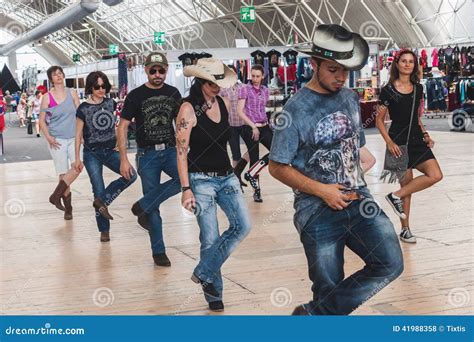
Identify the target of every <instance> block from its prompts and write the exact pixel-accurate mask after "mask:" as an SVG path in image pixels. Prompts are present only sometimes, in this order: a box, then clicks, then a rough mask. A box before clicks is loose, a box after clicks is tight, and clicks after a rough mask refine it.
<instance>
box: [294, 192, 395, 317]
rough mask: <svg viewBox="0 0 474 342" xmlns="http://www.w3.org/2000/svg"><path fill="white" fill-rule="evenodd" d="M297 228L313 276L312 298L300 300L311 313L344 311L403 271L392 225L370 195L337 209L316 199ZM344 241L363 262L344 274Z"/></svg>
mask: <svg viewBox="0 0 474 342" xmlns="http://www.w3.org/2000/svg"><path fill="white" fill-rule="evenodd" d="M370 208H372V209H370ZM297 228H298V227H297ZM298 230H299V232H300V238H301V242H302V243H303V246H304V250H305V254H306V259H307V260H308V270H309V277H310V279H311V281H312V282H313V286H312V290H313V300H312V301H310V302H309V303H308V304H305V305H304V307H305V308H306V310H307V311H309V313H310V314H314V315H348V314H350V313H351V312H352V311H353V310H355V309H356V308H357V307H358V306H360V305H361V304H363V303H364V302H365V301H367V300H368V299H369V298H371V297H372V296H374V295H375V294H376V293H377V292H378V291H380V290H381V289H382V288H384V287H385V286H387V285H388V284H389V283H390V282H391V281H393V280H394V279H395V278H397V277H398V276H399V275H400V274H401V273H402V272H403V257H402V252H401V249H400V245H399V242H398V238H397V235H396V233H395V230H394V228H393V225H392V223H391V222H390V220H389V218H388V217H387V215H385V213H384V212H383V211H382V209H381V208H380V207H379V206H378V205H377V204H376V203H375V202H374V201H373V199H371V198H365V199H361V200H356V201H353V202H352V203H350V204H349V206H348V207H347V208H346V209H344V210H341V211H335V210H332V209H331V208H329V207H328V206H327V205H321V206H320V207H319V208H318V209H317V210H316V211H315V213H314V214H313V215H312V216H311V218H310V220H309V221H308V223H307V224H306V225H305V226H304V227H302V229H298ZM345 246H347V247H349V249H351V250H352V251H353V252H354V253H355V254H357V255H358V256H359V257H360V258H362V260H364V262H365V267H364V268H363V269H361V270H359V271H357V272H355V273H354V274H352V275H351V276H349V277H347V278H345V279H344V248H345Z"/></svg>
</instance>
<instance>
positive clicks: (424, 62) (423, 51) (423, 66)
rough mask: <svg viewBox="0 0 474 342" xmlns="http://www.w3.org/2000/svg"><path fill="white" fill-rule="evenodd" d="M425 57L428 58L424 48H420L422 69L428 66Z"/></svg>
mask: <svg viewBox="0 0 474 342" xmlns="http://www.w3.org/2000/svg"><path fill="white" fill-rule="evenodd" d="M427 59H428V56H427V55H426V50H425V49H423V50H421V66H422V68H423V69H426V68H427V67H428V62H427Z"/></svg>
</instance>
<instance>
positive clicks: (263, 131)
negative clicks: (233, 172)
mask: <svg viewBox="0 0 474 342" xmlns="http://www.w3.org/2000/svg"><path fill="white" fill-rule="evenodd" d="M258 130H259V132H260V137H259V139H258V141H255V140H253V139H252V128H251V127H250V126H244V129H243V131H242V138H243V139H244V141H245V145H247V149H248V151H249V156H250V167H252V165H253V164H255V163H256V162H257V161H258V160H259V159H260V158H259V144H262V145H263V146H265V147H266V148H267V149H268V150H270V148H271V146H272V139H273V132H272V130H271V128H270V126H268V125H266V126H263V127H259V128H258Z"/></svg>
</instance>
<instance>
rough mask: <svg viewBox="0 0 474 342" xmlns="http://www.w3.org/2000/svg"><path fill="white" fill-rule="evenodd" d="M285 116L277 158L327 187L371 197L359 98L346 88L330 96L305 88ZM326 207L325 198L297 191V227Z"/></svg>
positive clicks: (273, 151) (277, 137) (275, 143)
mask: <svg viewBox="0 0 474 342" xmlns="http://www.w3.org/2000/svg"><path fill="white" fill-rule="evenodd" d="M281 115H285V116H286V117H285V120H284V122H285V127H283V128H281V129H276V130H275V132H274V136H273V142H272V147H271V150H270V159H271V160H273V161H275V162H278V163H282V164H289V165H292V166H293V167H294V168H295V169H296V170H298V171H299V172H301V173H302V174H304V175H305V176H307V177H309V178H311V179H314V180H317V181H319V182H321V183H325V184H342V185H344V186H345V187H346V188H348V189H351V190H357V191H358V192H361V193H364V195H367V196H370V193H369V192H368V190H367V187H366V183H365V180H364V176H363V173H362V168H361V167H360V160H359V149H360V147H362V146H364V145H365V135H364V131H363V128H362V123H361V118H360V107H359V99H358V96H357V94H355V93H354V92H353V91H352V90H350V89H346V88H343V89H342V90H341V91H339V92H338V93H336V94H329V95H325V94H319V93H317V92H315V91H313V90H311V89H309V88H307V87H304V88H302V89H301V90H300V91H298V92H297V93H296V95H295V96H293V97H292V98H291V99H290V100H289V101H288V103H287V104H286V105H285V107H284V108H283V112H282V114H281ZM322 204H323V200H322V199H321V198H319V197H316V196H312V195H309V194H306V193H301V192H299V191H295V203H294V206H295V209H296V213H295V223H296V224H297V227H300V228H302V227H304V225H305V224H306V223H307V221H308V219H309V218H310V217H311V216H312V214H314V213H315V212H316V210H318V208H319V207H320V206H321V205H322Z"/></svg>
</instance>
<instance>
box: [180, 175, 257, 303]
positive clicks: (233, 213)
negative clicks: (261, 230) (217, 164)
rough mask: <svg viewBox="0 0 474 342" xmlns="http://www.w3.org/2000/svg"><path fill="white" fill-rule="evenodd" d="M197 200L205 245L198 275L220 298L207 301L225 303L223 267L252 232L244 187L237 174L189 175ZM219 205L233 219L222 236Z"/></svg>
mask: <svg viewBox="0 0 474 342" xmlns="http://www.w3.org/2000/svg"><path fill="white" fill-rule="evenodd" d="M189 179H190V183H191V184H190V185H191V188H192V191H193V193H194V197H195V199H196V210H195V215H196V218H197V221H198V224H199V229H200V233H199V241H200V242H201V251H200V260H199V263H198V265H197V266H196V268H195V269H194V274H195V275H196V276H197V277H198V278H199V279H201V280H202V281H205V282H207V283H212V284H213V286H214V287H215V289H216V290H217V292H218V293H219V297H217V298H215V297H212V296H209V295H205V297H206V300H207V302H209V303H210V302H214V301H218V300H222V291H223V284H222V276H221V267H222V265H223V264H224V262H225V261H226V260H227V258H228V257H229V256H230V254H231V253H232V251H233V250H234V249H235V248H236V247H237V245H238V244H239V243H240V242H241V241H242V240H243V239H244V238H245V237H246V236H247V234H248V233H249V232H250V228H251V227H250V220H249V214H248V209H247V204H246V203H245V200H244V197H243V196H242V192H241V190H240V184H239V181H238V179H237V177H236V176H235V175H234V174H231V175H229V176H224V177H210V176H207V175H204V174H202V173H190V174H189ZM217 205H218V206H219V207H220V208H221V209H222V210H223V211H224V213H225V214H226V216H227V219H228V220H229V224H230V226H229V228H228V229H227V230H226V231H225V232H223V233H222V235H220V234H219V223H218V222H217Z"/></svg>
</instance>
